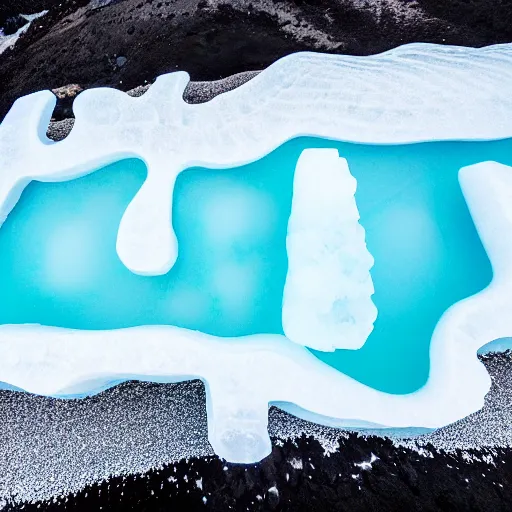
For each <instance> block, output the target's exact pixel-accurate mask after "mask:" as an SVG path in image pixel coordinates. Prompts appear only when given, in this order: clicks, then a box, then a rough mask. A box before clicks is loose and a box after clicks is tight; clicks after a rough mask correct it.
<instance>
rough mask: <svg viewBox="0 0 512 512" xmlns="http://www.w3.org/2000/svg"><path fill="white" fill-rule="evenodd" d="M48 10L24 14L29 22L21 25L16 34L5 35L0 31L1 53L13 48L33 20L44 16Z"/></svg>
mask: <svg viewBox="0 0 512 512" xmlns="http://www.w3.org/2000/svg"><path fill="white" fill-rule="evenodd" d="M47 12H48V11H41V12H38V13H36V14H22V15H21V17H22V18H25V19H26V20H27V21H28V23H27V24H26V25H23V27H20V28H19V29H18V30H17V31H16V32H15V33H14V34H9V35H8V36H5V35H3V34H2V31H0V55H1V54H2V53H3V52H5V50H7V49H8V48H13V47H14V45H15V44H16V42H17V41H18V39H19V38H20V36H21V35H22V34H23V33H25V32H26V31H27V30H28V28H29V27H30V25H31V24H32V22H33V21H34V20H36V19H37V18H40V17H41V16H44V15H45V14H46V13H47Z"/></svg>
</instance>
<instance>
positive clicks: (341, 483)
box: [4, 434, 512, 512]
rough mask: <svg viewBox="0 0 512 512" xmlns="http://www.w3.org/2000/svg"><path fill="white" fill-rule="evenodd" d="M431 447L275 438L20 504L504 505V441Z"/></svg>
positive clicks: (154, 509) (508, 455)
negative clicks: (234, 456) (245, 452)
mask: <svg viewBox="0 0 512 512" xmlns="http://www.w3.org/2000/svg"><path fill="white" fill-rule="evenodd" d="M429 449H430V456H421V455H419V454H418V453H416V452H414V451H411V450H408V449H404V448H397V447H395V446H394V445H393V444H392V443H391V441H389V440H385V439H381V438H378V437H370V438H362V437H358V436H357V435H355V434H353V435H351V436H350V437H349V438H348V439H340V446H339V448H338V450H337V451H336V452H335V453H333V454H331V455H330V456H325V454H324V452H323V449H322V448H321V446H320V444H319V443H318V441H315V440H313V439H312V438H305V437H302V438H301V439H297V440H296V441H294V442H292V441H287V442H285V443H284V444H283V445H282V446H274V448H273V452H272V455H270V456H269V457H267V458H266V459H265V460H264V461H263V462H262V463H261V464H258V465H251V466H241V465H231V464H226V463H223V462H222V461H221V460H219V459H218V458H216V457H211V458H207V459H190V460H187V461H185V460H183V461H181V462H179V463H176V464H172V465H169V466H166V467H165V468H163V469H160V470H154V471H150V472H149V473H147V474H145V475H135V476H133V475H131V476H127V477H116V478H112V479H110V480H109V481H106V482H103V483H101V484H97V485H93V486H90V487H86V488H85V489H83V490H82V491H81V492H79V493H78V494H77V495H70V496H66V497H61V498H59V499H57V500H54V501H53V502H49V503H48V502H46V503H31V504H28V503H26V504H24V508H23V510H24V511H27V512H30V511H32V510H33V511H36V510H37V511H39V512H42V511H52V512H53V511H55V512H57V511H61V510H62V511H64V510H69V511H87V512H89V511H92V510H109V511H120V510H137V511H148V512H149V511H151V512H158V511H162V512H163V511H168V510H177V511H182V510H183V511H193V510H213V511H219V512H225V511H227V510H240V511H242V510H251V511H267V510H282V511H291V512H298V511H307V512H315V511H318V512H326V511H331V510H337V511H347V512H348V511H350V512H358V511H361V512H366V511H370V510H375V511H379V512H387V511H389V512H400V511H404V512H405V511H407V512H412V511H417V510H418V511H420V510H421V511H425V512H426V511H437V510H446V511H467V510H472V511H475V512H476V511H482V512H484V511H489V510H493V511H499V510H502V511H506V510H510V503H512V487H511V486H510V483H511V482H512V451H511V450H510V449H493V450H490V451H484V452H482V451H476V452H474V455H475V457H476V459H474V460H472V461H471V462H469V461H468V460H467V457H466V458H464V457H463V456H462V454H461V453H460V452H458V453H455V454H446V453H439V452H436V450H435V449H434V448H432V447H430V448H429ZM472 455H473V454H472ZM482 456H488V457H490V459H488V460H491V461H492V462H491V463H487V462H484V461H482ZM370 460H372V461H373V462H371V463H369V461H370ZM364 462H367V463H368V464H366V465H365V464H362V463H364ZM205 505H206V506H205ZM4 510H5V511H6V512H7V511H12V510H21V506H17V507H16V506H6V507H5V509H4Z"/></svg>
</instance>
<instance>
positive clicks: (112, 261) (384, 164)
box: [0, 138, 512, 393]
mask: <svg viewBox="0 0 512 512" xmlns="http://www.w3.org/2000/svg"><path fill="white" fill-rule="evenodd" d="M314 147H335V148H337V149H338V150H339V153H340V156H342V157H345V158H346V159H347V160H348V163H349V167H350V171H351V173H352V174H353V176H355V178H356V179H357V182H358V188H357V192H356V201H357V206H358V209H359V212H360V215H361V221H360V222H361V224H362V225H363V227H364V228H365V230H366V242H367V246H368V249H369V251H370V253H371V254H372V255H373V257H374V258H375V265H374V267H373V268H372V269H371V275H372V279H373V283H374V286H375V295H374V296H373V301H374V303H375V305H376V306H377V308H378V318H377V320H376V322H375V328H374V331H373V332H372V334H371V335H370V337H369V338H368V340H367V342H366V344H365V345H364V347H363V348H362V349H360V350H356V351H351V350H337V351H335V352H332V353H323V352H315V351H312V352H313V353H314V354H315V355H316V356H317V357H318V358H319V359H321V360H322V361H324V362H325V363H327V364H329V365H331V366H333V367H334V368H336V369H337V370H339V371H341V372H344V373H346V374H348V375H350V376H351V377H353V378H355V379H357V380H359V381H360V382H363V383H365V384H367V385H369V386H372V387H374V388H376V389H379V390H382V391H386V392H390V393H409V392H412V391H415V390H417V389H418V388H420V387H421V386H422V385H423V384H424V383H425V382H426V380H427V378H428V372H429V356H428V351H429V343H430V338H431V336H432V332H433V330H434V327H435V325H436V323H437V322H438V320H439V319H440V317H441V315H442V314H443V312H444V311H446V309H447V308H448V307H450V306H451V305H452V304H454V303H456V302H458V301H460V300H462V299H463V298H465V297H468V296H470V295H472V294H474V293H477V292H478V291H480V290H482V289H483V288H485V286H487V285H488V284H489V282H490V280H491V278H492V270H491V266H490V263H489V260H488V258H487V256H486V254H485V251H484V249H483V247H482V244H481V242H480V239H479V238H478V235H477V233H476V230H475V227H474V225H473V222H472V219H471V216H470V214H469V211H468V208H467V206H466V203H465V201H464V198H463V195H462V192H461V189H460V186H459V183H458V179H457V175H458V170H459V169H460V168H461V167H463V166H465V165H470V164H474V163H477V162H481V161H485V160H496V161H498V162H501V163H504V164H507V165H512V139H507V140H502V141H493V142H436V143H434V142H432V143H422V144H412V145H402V146H393V145H389V146H376V145H357V144H348V143H338V142H333V141H326V140H321V139H314V138H299V139H295V140H293V141H290V142H288V143H286V144H284V145H283V146H282V147H280V148H278V149H277V150H275V151H274V152H273V153H271V154H270V155H267V156H266V157H264V158H263V159H261V160H259V161H257V162H254V163H252V164H249V165H245V166H242V167H238V168H233V169H226V170H210V169H202V168H193V169H189V170H186V171H184V172H183V173H182V174H181V175H180V176H179V178H178V181H177V183H176V188H175V194H174V202H173V219H174V229H175V232H176V235H177V237H178V242H179V257H178V260H177V262H176V264H175V266H174V267H173V268H172V270H171V271H170V272H169V273H168V274H167V275H164V276H158V277H143V276H139V275H135V274H133V273H131V272H130V271H129V270H128V269H127V268H126V267H124V265H123V264H122V263H121V261H120V260H119V258H118V257H117V254H116V237H117V230H118V227H119V222H120V220H121V217H122V215H123V213H124V211H125V209H126V207H127V206H128V204H129V202H130V201H131V199H132V198H133V196H134V195H135V194H136V192H137V190H138V189H139V188H140V186H141V184H142V183H143V181H144V179H145V175H146V169H145V166H144V164H143V163H142V162H141V161H139V160H135V159H131V160H124V161H120V162H118V163H115V164H113V165H110V166H108V167H105V168H103V169H101V170H99V171H97V172H95V173H92V174H90V175H88V176H85V177H83V178H80V179H76V180H73V181H69V182H64V183H39V182H33V183H31V184H30V185H29V186H28V187H27V188H26V190H25V192H24V193H23V195H22V197H21V199H20V201H19V203H18V204H17V206H16V207H15V209H14V210H13V211H12V213H11V214H10V215H9V217H8V218H7V220H6V222H5V224H4V225H3V226H2V228H1V229H0V324H25V323H36V324H43V325H50V326H58V327H67V328H75V329H93V330H96V329H117V328H122V327H132V326H138V325H146V324H169V325H177V326H180V327H185V328H188V329H194V330H200V331H203V332H206V333H210V334H214V335H216V336H226V337H232V336H243V335H248V334H254V333H279V334H282V332H283V329H282V323H281V304H282V295H283V287H284V282H285V278H286V272H287V255H286V240H285V238H286V230H287V222H288V217H289V215H290V209H291V199H292V184H293V173H294V168H295V165H296V162H297V159H298V157H299V155H300V153H301V151H302V150H303V149H306V148H314ZM233 342H234V343H236V341H233Z"/></svg>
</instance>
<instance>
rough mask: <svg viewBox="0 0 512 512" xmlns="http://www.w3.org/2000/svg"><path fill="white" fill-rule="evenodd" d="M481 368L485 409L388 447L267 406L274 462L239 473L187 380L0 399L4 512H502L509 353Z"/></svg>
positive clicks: (506, 500) (510, 473)
mask: <svg viewBox="0 0 512 512" xmlns="http://www.w3.org/2000/svg"><path fill="white" fill-rule="evenodd" d="M482 360H483V362H484V364H485V365H486V367H487V369H488V371H489V373H490V375H491V376H492V380H493V386H492V389H491V391H490V392H489V394H488V395H487V397H486V402H485V406H484V408H483V409H482V410H481V411H479V412H477V413H475V414H473V415H471V416H469V417H468V418H465V419H463V420H461V421H459V422H457V423H455V424H453V425H449V426H447V427H445V428H443V429H440V430H438V431H437V432H434V433H432V434H427V435H425V436H422V437H419V438H416V439H403V438H396V437H395V438H394V439H392V440H391V439H383V438H382V437H377V436H368V437H363V436H358V435H357V434H349V433H347V432H343V431H340V430H337V429H333V428H328V427H322V426H319V425H315V424H313V423H309V422H306V421H303V420H299V419H297V418H294V417H292V416H290V415H288V414H286V413H284V412H282V411H279V410H278V409H275V408H272V409H271V411H270V425H269V431H270V434H271V436H272V438H273V445H274V449H273V453H272V455H271V456H270V457H268V458H267V459H265V461H263V463H262V464H261V465H254V466H249V467H243V466H235V465H229V464H228V465H226V464H223V463H222V462H221V461H220V460H219V459H218V458H217V457H215V456H214V454H213V451H212V449H211V447H210V446H209V444H208V439H207V431H206V408H205V396H204V387H203V385H202V384H201V383H200V382H199V381H193V382H189V383H182V384H149V383H137V382H130V383H125V384H122V385H120V386H117V387H116V388H113V389H110V390H108V391H106V392H104V393H101V394H99V395H97V396H95V397H91V398H86V399H83V400H55V399H51V398H44V397H38V396H35V395H30V394H25V393H14V392H10V391H2V392H0V424H1V425H2V429H1V430H0V499H2V498H3V499H8V498H9V496H10V495H12V494H13V493H17V496H16V497H15V501H16V502H17V503H18V505H17V506H14V505H13V507H14V508H11V507H10V506H9V507H7V508H6V510H10V509H21V506H23V505H21V504H20V503H23V504H24V505H25V508H24V509H23V510H32V509H33V510H36V506H37V505H39V506H40V508H39V509H38V510H84V511H85V510H87V511H92V510H99V506H100V505H102V506H103V510H148V511H156V510H194V509H195V508H196V507H203V501H202V499H203V497H205V498H206V499H207V503H208V507H207V509H209V510H219V511H224V510H229V506H231V507H232V509H233V510H247V507H248V508H249V510H268V509H272V507H274V505H273V503H274V502H275V503H276V505H275V507H274V508H275V509H278V510H293V511H294V510H347V511H356V510H379V511H385V510H389V511H397V510H408V511H411V510H437V509H438V510H483V511H487V510H509V509H510V504H511V503H512V501H511V499H512V488H511V486H510V483H511V482H512V450H511V449H510V448H509V447H510V446H511V445H512V429H511V428H510V425H511V423H512V401H511V398H512V355H511V353H510V352H509V353H502V354H493V355H489V356H485V357H484V358H483V359H482ZM372 454H373V456H372ZM365 462H366V463H368V464H364V463H365ZM155 468H156V469H155ZM111 475H116V476H111ZM198 481H201V486H202V488H201V487H200V486H199V484H198V483H197V482H198ZM273 486H275V487H277V489H278V490H279V499H277V498H276V496H273V495H272V493H269V491H268V489H270V488H271V487H273ZM74 493H78V494H76V495H75V494H74ZM54 496H57V497H60V498H58V499H56V500H55V499H53V497H54ZM258 496H260V498H261V499H260V498H258ZM38 500H46V502H45V503H37V504H36V505H34V506H29V503H28V502H30V501H36V502H37V501H38ZM173 507H176V508H173ZM180 507H183V508H180Z"/></svg>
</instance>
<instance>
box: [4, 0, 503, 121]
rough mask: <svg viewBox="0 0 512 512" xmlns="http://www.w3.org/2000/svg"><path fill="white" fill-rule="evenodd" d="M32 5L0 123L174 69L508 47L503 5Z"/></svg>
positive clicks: (218, 74) (152, 1)
mask: <svg viewBox="0 0 512 512" xmlns="http://www.w3.org/2000/svg"><path fill="white" fill-rule="evenodd" d="M41 2H45V7H46V8H48V7H49V8H50V11H49V13H48V14H47V15H45V16H44V17H42V18H40V19H39V20H38V23H35V24H33V26H31V27H30V29H29V30H28V31H27V33H26V34H25V35H23V36H22V37H21V38H20V40H19V41H18V43H17V44H16V47H15V48H14V49H13V50H11V51H6V52H5V53H4V54H2V55H1V56H0V119H1V118H3V116H4V115H5V113H6V111H7V110H8V108H9V107H10V105H11V104H12V102H13V101H14V100H15V99H16V98H17V97H19V96H21V95H24V94H28V93H30V92H34V91H36V90H41V89H54V88H57V87H61V86H63V85H66V84H70V83H78V84H80V85H82V86H83V87H92V86H98V85H101V86H112V87H118V88H120V89H122V90H129V89H133V88H134V87H137V86H140V85H144V84H145V83H150V82H151V81H153V80H154V79H155V77H156V76H158V75H159V74H162V73H166V72H170V71H174V70H177V69H183V70H186V71H188V72H189V73H190V75H191V77H192V79H193V80H216V79H219V78H223V77H227V76H229V75H232V74H234V73H238V72H242V71H251V70H259V69H263V68H265V67H266V66H268V65H269V64H271V63H272V62H274V61H275V60H276V59H278V58H279V57H282V56H283V55H286V54H289V53H291V52H295V51H300V50H317V51H323V52H339V53H348V54H356V55H366V54H371V53H378V52H381V51H384V50H387V49H390V48H393V47H396V46H398V45H400V44H404V43H408V42H414V41H426V42H436V43H446V44H462V45H472V46H483V45H487V44H491V43H498V42H507V41H511V40H512V18H511V16H512V8H511V2H510V1H509V0H503V1H501V2H491V1H489V0H485V1H484V0H465V1H463V0H417V1H413V2H411V1H408V0H373V1H371V2H362V1H359V0H281V1H277V0H276V1H272V0H260V1H258V2H250V1H249V0H230V1H227V2H225V3H223V2H222V1H219V0H172V1H171V0H123V1H118V2H113V3H110V4H108V5H106V6H102V2H93V3H90V4H89V2H88V0H67V1H66V0H62V1H61V2H59V3H58V4H57V5H55V4H56V2H52V0H41ZM27 3H30V2H28V0H27ZM36 4H37V6H38V7H37V9H39V8H41V5H39V3H37V1H36V0H34V1H33V2H32V5H34V6H35V5H36ZM47 4H48V5H47ZM50 4H51V5H50ZM7 5H9V6H11V7H10V9H11V10H12V9H14V6H16V5H19V4H17V3H15V2H13V1H12V2H7ZM95 6H96V7H95ZM34 8H35V7H34ZM37 9H36V10H37ZM0 12H1V11H0Z"/></svg>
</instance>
